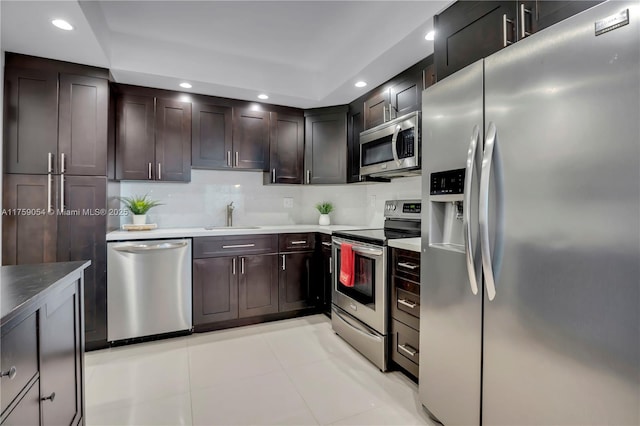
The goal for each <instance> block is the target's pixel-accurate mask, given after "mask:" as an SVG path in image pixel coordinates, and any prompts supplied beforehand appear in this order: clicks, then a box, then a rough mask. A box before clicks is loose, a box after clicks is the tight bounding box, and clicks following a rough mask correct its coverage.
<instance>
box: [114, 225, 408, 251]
mask: <svg viewBox="0 0 640 426" xmlns="http://www.w3.org/2000/svg"><path fill="white" fill-rule="evenodd" d="M369 228H371V227H370V226H365V225H360V226H356V225H328V226H320V225H277V226H275V225H269V226H259V227H257V228H242V226H237V227H236V228H230V229H212V230H206V229H204V228H202V227H200V228H197V227H196V228H159V229H154V230H152V231H112V232H109V233H107V241H128V240H153V239H160V238H185V237H224V236H230V235H256V234H288V233H293V232H322V233H324V234H331V233H333V232H334V231H345V230H351V229H369ZM418 240H419V238H418ZM418 251H420V247H419V245H418Z"/></svg>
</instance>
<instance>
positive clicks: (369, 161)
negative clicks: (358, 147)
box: [360, 135, 393, 166]
mask: <svg viewBox="0 0 640 426" xmlns="http://www.w3.org/2000/svg"><path fill="white" fill-rule="evenodd" d="M392 137H393V136H392V135H389V136H385V137H383V138H381V139H377V140H374V141H371V142H367V143H364V144H362V158H361V159H360V165H361V166H372V165H374V164H379V163H386V162H389V161H393V151H392V150H391V138H392Z"/></svg>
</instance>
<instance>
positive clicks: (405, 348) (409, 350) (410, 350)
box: [398, 345, 418, 357]
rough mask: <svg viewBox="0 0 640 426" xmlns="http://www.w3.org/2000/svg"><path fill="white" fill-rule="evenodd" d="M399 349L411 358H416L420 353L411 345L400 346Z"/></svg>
mask: <svg viewBox="0 0 640 426" xmlns="http://www.w3.org/2000/svg"><path fill="white" fill-rule="evenodd" d="M398 349H400V350H401V351H402V352H404V353H406V354H408V355H410V356H412V357H413V356H416V355H417V353H418V351H417V350H415V349H413V348H412V347H411V346H409V345H398Z"/></svg>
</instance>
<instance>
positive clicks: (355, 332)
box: [331, 200, 421, 371]
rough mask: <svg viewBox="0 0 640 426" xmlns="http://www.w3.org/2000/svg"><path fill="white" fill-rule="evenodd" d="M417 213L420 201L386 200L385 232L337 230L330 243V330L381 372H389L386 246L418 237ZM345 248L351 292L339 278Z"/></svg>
mask: <svg viewBox="0 0 640 426" xmlns="http://www.w3.org/2000/svg"><path fill="white" fill-rule="evenodd" d="M420 210H421V202H420V200H392V201H387V202H386V203H385V211H384V216H385V222H384V228H383V229H365V230H357V231H340V232H335V233H334V234H333V238H332V241H333V244H332V252H333V255H332V259H333V266H334V270H335V271H336V273H335V274H333V292H332V296H333V297H332V307H331V324H332V327H333V330H334V331H335V332H336V333H337V334H338V335H339V336H340V337H342V338H343V339H344V340H346V341H347V342H348V343H349V344H350V345H351V346H353V347H354V348H355V349H357V350H358V351H359V352H360V353H362V354H363V355H364V356H365V357H367V358H368V359H369V360H370V361H371V362H373V363H374V364H375V365H376V366H377V367H378V368H379V369H380V370H382V371H386V369H387V357H388V350H387V347H388V345H387V334H388V324H387V318H388V316H389V315H388V309H389V307H388V306H387V305H388V303H387V297H388V293H389V290H388V279H387V263H388V262H387V241H388V240H389V239H393V238H410V237H419V236H420ZM343 244H351V248H352V251H353V253H354V270H353V275H354V283H353V286H352V287H347V286H345V285H344V284H342V283H341V282H340V278H339V277H340V267H341V262H340V256H341V248H342V245H343Z"/></svg>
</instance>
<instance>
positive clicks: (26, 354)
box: [0, 313, 38, 412]
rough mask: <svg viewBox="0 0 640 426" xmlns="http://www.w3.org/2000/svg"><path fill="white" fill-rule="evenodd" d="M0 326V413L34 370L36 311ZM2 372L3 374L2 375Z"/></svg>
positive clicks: (35, 370) (29, 378)
mask: <svg viewBox="0 0 640 426" xmlns="http://www.w3.org/2000/svg"><path fill="white" fill-rule="evenodd" d="M6 327H7V326H5V327H3V328H2V342H1V343H0V345H2V355H1V356H0V369H1V370H2V374H3V376H2V379H0V380H1V383H2V389H1V396H2V412H4V411H5V409H6V408H7V407H8V406H9V404H10V403H11V402H12V401H13V400H14V399H15V397H16V396H17V395H18V394H19V393H20V391H21V390H22V389H24V387H25V386H26V385H27V383H29V380H31V378H32V377H33V376H34V375H35V374H36V373H37V372H38V334H37V327H36V314H35V313H33V314H31V316H29V317H28V318H27V319H25V320H23V321H22V322H21V323H19V324H18V325H16V326H15V327H12V328H11V329H8V330H5V328H6ZM5 374H6V375H5Z"/></svg>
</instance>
